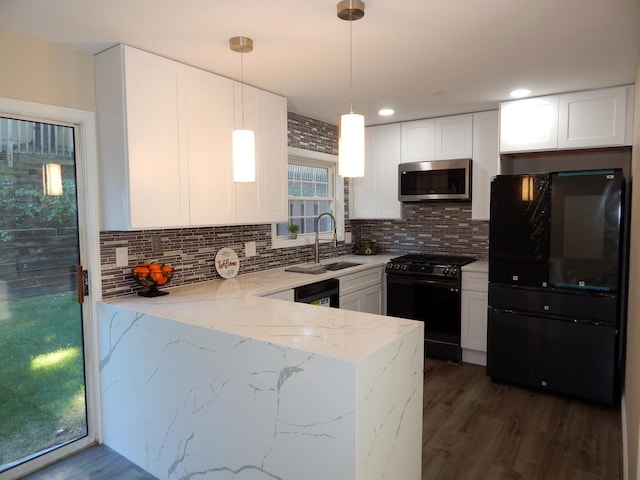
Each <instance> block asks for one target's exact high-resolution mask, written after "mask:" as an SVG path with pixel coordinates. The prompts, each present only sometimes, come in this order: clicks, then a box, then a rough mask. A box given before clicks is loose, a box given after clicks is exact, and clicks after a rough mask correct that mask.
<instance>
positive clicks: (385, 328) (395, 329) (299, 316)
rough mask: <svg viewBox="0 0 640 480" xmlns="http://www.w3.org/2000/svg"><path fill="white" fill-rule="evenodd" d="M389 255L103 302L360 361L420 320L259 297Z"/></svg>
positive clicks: (380, 262) (364, 267)
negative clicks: (336, 266) (311, 270)
mask: <svg viewBox="0 0 640 480" xmlns="http://www.w3.org/2000/svg"><path fill="white" fill-rule="evenodd" d="M393 257H394V256H392V255H372V256H364V255H363V256H360V255H349V256H345V257H339V258H333V259H328V260H324V261H323V262H321V263H332V262H334V261H353V262H358V263H361V265H359V266H355V267H350V268H345V269H343V270H338V271H334V272H329V271H328V272H326V273H322V274H317V275H314V274H306V273H293V272H285V271H284V269H285V267H282V268H277V269H272V270H265V271H261V272H256V273H250V274H246V275H239V276H237V277H235V278H232V279H226V280H223V279H221V280H212V281H208V282H202V283H198V284H194V285H186V286H181V287H174V288H167V289H166V290H167V291H169V292H170V295H166V296H162V297H156V298H144V297H140V296H137V295H131V296H127V297H121V298H116V299H109V300H105V301H103V302H102V303H105V304H108V305H114V306H118V307H121V308H124V309H127V310H133V311H136V312H140V313H145V314H151V315H156V316H159V317H164V318H168V319H172V320H176V321H179V322H184V323H188V324H192V325H196V326H200V327H205V328H210V329H213V330H216V331H220V332H226V333H229V334H233V335H238V336H240V337H243V338H252V339H257V340H262V341H265V342H269V343H273V344H276V345H283V346H287V347H293V348H297V349H300V350H303V351H307V352H311V353H317V354H322V355H326V356H329V357H332V358H338V359H343V360H348V361H353V362H359V361H361V360H363V359H365V358H367V357H368V356H370V355H371V354H373V353H375V352H376V351H378V350H379V349H380V348H382V347H383V346H385V345H387V344H389V343H390V342H393V341H394V340H396V339H398V338H400V337H402V336H404V335H405V334H406V333H408V332H410V331H411V330H413V329H415V328H419V327H420V326H421V322H417V321H413V320H407V319H401V318H396V317H387V316H381V315H373V314H368V313H361V312H354V311H350V310H342V309H336V308H322V307H317V306H314V305H308V304H304V303H294V302H288V301H283V300H278V299H271V298H262V296H263V295H268V294H271V293H275V292H279V291H283V290H287V289H290V288H295V287H298V286H301V285H306V284H309V283H314V282H317V281H320V280H325V279H329V278H339V277H341V276H344V275H349V274H352V273H357V272H361V271H364V270H367V269H369V268H372V267H375V266H383V265H384V264H385V263H386V262H387V261H388V260H389V259H390V258H393Z"/></svg>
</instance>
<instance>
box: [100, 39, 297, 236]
mask: <svg viewBox="0 0 640 480" xmlns="http://www.w3.org/2000/svg"><path fill="white" fill-rule="evenodd" d="M95 69H96V105H97V127H98V149H99V155H100V159H99V164H100V181H101V200H102V202H101V204H102V228H103V229H106V230H127V229H145V228H171V227H185V226H199V225H220V224H234V223H263V222H265V223H267V222H272V221H283V220H285V219H286V218H287V217H286V208H287V197H286V195H287V185H286V164H287V154H286V141H287V139H286V138H287V137H286V135H287V128H286V99H284V98H283V97H279V96H277V95H273V94H271V93H268V92H263V91H260V90H258V89H254V88H251V87H245V89H244V90H245V94H246V97H245V107H248V108H249V112H248V113H247V111H246V110H245V120H246V124H247V128H253V129H254V130H255V132H256V163H257V171H258V172H260V173H259V174H258V177H257V181H256V182H255V183H252V184H239V183H235V182H233V178H232V166H231V161H232V151H231V136H232V131H233V129H234V124H235V122H236V119H237V118H241V116H238V110H237V109H238V107H239V98H240V97H238V96H237V95H238V94H237V93H236V92H235V91H234V90H238V89H234V81H233V80H230V79H227V78H224V77H220V76H218V75H215V74H213V73H209V72H205V71H202V70H199V69H196V68H194V67H190V66H188V65H184V64H181V63H179V62H174V61H172V60H168V59H166V58H162V57H159V56H157V55H153V54H150V53H147V52H143V51H140V50H137V49H134V48H131V47H128V46H124V45H118V46H116V47H113V48H111V49H109V50H107V51H105V52H102V53H100V54H98V55H96V58H95ZM247 98H248V100H247Z"/></svg>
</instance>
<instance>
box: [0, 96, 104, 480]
mask: <svg viewBox="0 0 640 480" xmlns="http://www.w3.org/2000/svg"><path fill="white" fill-rule="evenodd" d="M0 115H2V116H10V117H14V118H19V119H27V120H36V121H40V122H43V123H44V122H46V123H63V124H69V125H72V126H73V127H74V132H75V152H76V178H77V182H76V188H77V195H78V202H77V203H78V235H79V238H80V258H81V261H82V262H83V265H84V268H85V270H88V272H89V296H88V297H86V298H85V303H84V304H83V306H82V317H83V320H82V321H83V338H84V359H85V395H86V404H87V436H86V437H84V438H81V439H79V440H76V441H73V442H71V443H69V444H67V445H64V446H62V447H59V448H57V449H54V450H53V451H51V452H48V453H46V454H43V455H40V456H38V457H35V458H34V459H32V460H29V461H28V462H25V463H23V464H21V465H17V466H16V467H14V468H12V469H10V470H7V471H5V472H2V473H0V480H9V479H13V478H19V477H21V476H24V475H26V474H27V473H29V472H33V471H35V470H37V469H39V468H42V467H43V466H45V465H47V464H49V463H53V462H54V461H56V460H59V459H60V458H63V457H65V456H68V455H70V454H71V453H73V452H76V451H79V450H80V449H82V448H86V447H87V446H89V445H91V444H93V443H95V442H96V441H98V442H99V441H100V440H101V438H102V436H101V433H102V428H101V422H100V418H101V415H100V384H99V379H100V376H99V367H98V366H99V354H98V350H97V349H98V337H97V335H98V328H97V318H98V317H97V302H98V301H99V300H101V298H102V288H101V274H100V218H99V215H96V213H95V212H99V211H100V208H99V207H100V203H99V202H100V199H99V190H98V188H99V187H98V157H97V140H96V120H95V112H91V111H86V110H78V109H73V108H66V107H58V106H54V105H47V104H42V103H34V102H27V101H23V100H15V99H11V98H3V97H0Z"/></svg>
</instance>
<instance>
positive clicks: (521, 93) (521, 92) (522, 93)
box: [510, 88, 531, 98]
mask: <svg viewBox="0 0 640 480" xmlns="http://www.w3.org/2000/svg"><path fill="white" fill-rule="evenodd" d="M510 95H511V96H512V97H513V98H523V97H527V96H529V95H531V90H529V89H528V88H518V89H517V90H514V91H513V92H511V94H510Z"/></svg>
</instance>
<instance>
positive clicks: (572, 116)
mask: <svg viewBox="0 0 640 480" xmlns="http://www.w3.org/2000/svg"><path fill="white" fill-rule="evenodd" d="M559 102H560V103H559V111H558V126H559V129H558V148H583V147H596V146H608V145H623V144H624V140H625V120H626V108H627V89H626V88H625V87H619V88H605V89H603V90H596V91H590V92H576V93H567V94H564V95H560V96H559Z"/></svg>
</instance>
